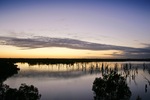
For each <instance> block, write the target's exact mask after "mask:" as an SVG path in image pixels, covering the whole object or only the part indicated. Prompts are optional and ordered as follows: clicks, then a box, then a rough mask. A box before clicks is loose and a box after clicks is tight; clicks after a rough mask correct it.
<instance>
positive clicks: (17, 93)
mask: <svg viewBox="0 0 150 100" xmlns="http://www.w3.org/2000/svg"><path fill="white" fill-rule="evenodd" d="M40 98H41V94H39V91H38V89H37V88H36V87H34V86H33V85H31V86H29V85H26V84H21V86H20V87H19V89H18V90H17V89H14V88H10V87H9V86H8V85H6V84H3V85H2V86H1V87H0V100H40Z"/></svg>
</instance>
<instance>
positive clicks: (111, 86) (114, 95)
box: [92, 71, 131, 100]
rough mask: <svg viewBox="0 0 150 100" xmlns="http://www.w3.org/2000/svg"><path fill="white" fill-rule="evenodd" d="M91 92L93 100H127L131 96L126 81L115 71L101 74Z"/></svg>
mask: <svg viewBox="0 0 150 100" xmlns="http://www.w3.org/2000/svg"><path fill="white" fill-rule="evenodd" d="M92 90H93V91H94V93H95V96H94V99H95V100H120V99H121V100H129V99H130V96H131V91H130V89H129V87H128V86H127V83H126V79H125V78H124V77H122V76H121V75H120V74H117V73H116V72H115V71H111V72H110V73H109V74H103V78H101V77H100V78H96V79H95V80H94V82H93V88H92Z"/></svg>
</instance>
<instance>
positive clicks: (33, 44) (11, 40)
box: [0, 36, 150, 57]
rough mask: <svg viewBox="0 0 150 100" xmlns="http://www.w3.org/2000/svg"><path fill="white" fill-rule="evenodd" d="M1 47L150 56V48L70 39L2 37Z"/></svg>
mask: <svg viewBox="0 0 150 100" xmlns="http://www.w3.org/2000/svg"><path fill="white" fill-rule="evenodd" d="M0 45H12V46H16V47H20V48H23V49H34V48H44V47H66V48H72V49H82V50H120V51H123V52H124V53H123V54H122V55H120V54H116V53H114V54H113V55H114V56H137V55H138V56H139V55H142V56H145V57H147V56H150V47H145V48H131V47H124V46H115V45H107V44H100V43H92V42H86V41H81V40H77V39H70V38H49V37H33V38H16V37H2V36H1V37H0Z"/></svg>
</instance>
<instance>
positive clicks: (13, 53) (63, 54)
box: [0, 46, 122, 58]
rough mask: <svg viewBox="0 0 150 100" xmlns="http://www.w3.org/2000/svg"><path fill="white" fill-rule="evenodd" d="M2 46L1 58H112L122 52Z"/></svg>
mask: <svg viewBox="0 0 150 100" xmlns="http://www.w3.org/2000/svg"><path fill="white" fill-rule="evenodd" d="M0 48H1V51H0V54H1V55H0V58H112V57H113V55H112V54H113V53H117V54H121V53H122V52H121V51H118V50H105V51H104V50H101V51H100V50H99V51H92V50H80V49H69V48H59V47H51V48H36V49H20V48H18V47H13V46H5V47H4V46H3V47H2V46H1V47H0Z"/></svg>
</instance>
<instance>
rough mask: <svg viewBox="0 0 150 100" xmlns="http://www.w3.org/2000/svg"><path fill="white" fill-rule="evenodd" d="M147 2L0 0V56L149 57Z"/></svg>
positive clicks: (134, 0)
mask: <svg viewBox="0 0 150 100" xmlns="http://www.w3.org/2000/svg"><path fill="white" fill-rule="evenodd" d="M149 37H150V1H149V0H0V58H150V38H149Z"/></svg>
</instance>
